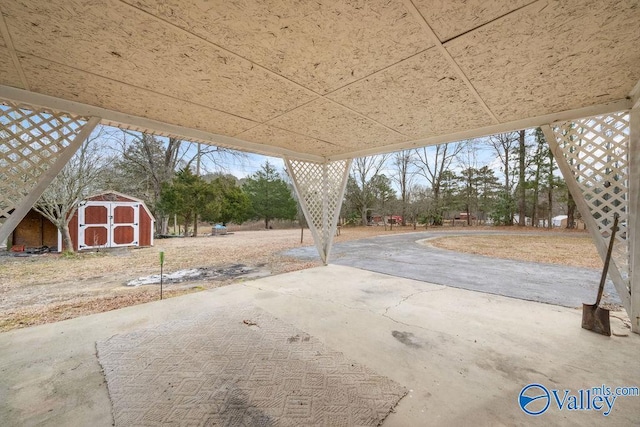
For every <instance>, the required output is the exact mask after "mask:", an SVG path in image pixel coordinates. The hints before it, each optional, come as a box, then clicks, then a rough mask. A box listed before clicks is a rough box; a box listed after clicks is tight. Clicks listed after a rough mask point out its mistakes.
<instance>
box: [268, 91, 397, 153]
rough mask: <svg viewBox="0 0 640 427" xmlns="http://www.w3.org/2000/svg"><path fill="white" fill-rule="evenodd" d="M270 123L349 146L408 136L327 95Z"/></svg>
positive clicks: (362, 145) (362, 146)
mask: <svg viewBox="0 0 640 427" xmlns="http://www.w3.org/2000/svg"><path fill="white" fill-rule="evenodd" d="M268 124H269V125H272V126H275V127H278V128H281V129H286V130H289V131H291V132H296V133H301V134H304V135H308V136H310V137H312V138H315V139H320V140H322V141H326V142H329V143H332V144H336V145H341V146H344V147H347V148H367V147H376V146H381V145H384V144H392V143H396V142H401V141H404V140H406V139H407V138H406V137H405V136H403V135H401V134H399V133H397V132H394V131H393V130H391V129H388V128H386V127H384V126H383V125H381V124H378V123H376V122H374V121H372V120H370V119H368V118H366V117H362V116H361V115H359V114H357V113H354V112H353V111H350V110H348V109H346V108H344V107H341V106H340V105H338V104H336V103H334V102H331V101H329V100H326V99H321V100H317V101H313V102H310V103H309V104H307V105H305V106H303V107H300V108H298V109H296V110H294V111H291V112H289V113H287V114H284V115H282V116H280V117H278V118H276V119H274V120H271V121H270V122H269V123H268Z"/></svg>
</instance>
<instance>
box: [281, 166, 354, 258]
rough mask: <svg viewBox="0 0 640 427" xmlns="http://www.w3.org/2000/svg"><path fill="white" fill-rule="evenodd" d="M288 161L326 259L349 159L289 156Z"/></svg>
mask: <svg viewBox="0 0 640 427" xmlns="http://www.w3.org/2000/svg"><path fill="white" fill-rule="evenodd" d="M287 164H288V167H289V173H290V174H291V177H292V178H293V182H294V184H295V186H296V191H297V193H298V197H299V199H300V204H301V205H302V208H303V210H304V212H305V216H306V218H307V222H308V223H309V227H310V228H311V231H312V233H313V235H314V239H316V245H317V246H318V250H319V251H320V256H321V257H322V258H323V261H325V262H326V257H327V255H328V248H329V247H330V245H331V242H332V241H333V236H334V234H335V230H336V226H337V221H338V214H339V210H340V206H341V205H342V196H343V194H344V187H345V183H346V178H347V173H348V168H349V166H350V162H349V161H347V160H341V161H335V162H331V163H311V162H305V161H300V160H289V161H288V162H287Z"/></svg>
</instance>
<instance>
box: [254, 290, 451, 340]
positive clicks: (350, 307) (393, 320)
mask: <svg viewBox="0 0 640 427" xmlns="http://www.w3.org/2000/svg"><path fill="white" fill-rule="evenodd" d="M242 286H246V287H248V288H251V289H257V290H261V291H271V292H276V293H278V294H280V295H285V296H290V297H294V298H299V299H304V300H309V301H313V302H318V300H317V299H315V298H312V297H305V296H302V295H296V294H290V293H286V292H280V291H278V290H273V289H263V288H261V287H259V286H251V285H250V284H248V283H243V284H242ZM445 289H447V286H444V285H442V286H441V287H439V288H437V289H425V290H421V291H417V292H413V293H412V294H409V295H407V296H404V297H402V298H401V299H400V301H398V302H397V303H396V304H395V305H390V306H388V307H386V308H385V310H384V312H383V313H380V312H377V311H374V310H372V309H370V308H366V307H352V306H350V305H347V304H344V303H341V302H338V301H334V300H332V299H330V298H329V299H323V301H324V302H326V303H331V304H336V305H340V306H342V307H345V308H348V309H350V310H359V311H366V312H369V313H371V314H373V315H376V316H382V317H384V318H386V319H389V320H391V321H392V322H394V323H397V324H399V325H404V326H408V327H411V328H417V329H422V330H423V331H427V332H435V333H441V334H445V335H449V336H450V337H453V335H452V334H449V333H447V332H444V331H439V330H434V329H429V328H425V327H424V326H421V325H414V324H412V323H406V322H402V321H400V320H397V319H394V318H393V317H391V316H390V315H389V314H388V312H389V310H391V309H392V308H396V307H398V306H400V305H401V304H402V303H404V302H406V301H407V300H408V299H409V298H412V297H414V296H416V295H418V294H423V293H428V292H436V291H442V290H445Z"/></svg>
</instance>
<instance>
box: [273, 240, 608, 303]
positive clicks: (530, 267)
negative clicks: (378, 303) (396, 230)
mask: <svg viewBox="0 0 640 427" xmlns="http://www.w3.org/2000/svg"><path fill="white" fill-rule="evenodd" d="M459 234H469V232H464V233H455V232H451V233H441V232H439V233H433V232H419V233H408V234H396V235H393V236H379V237H373V238H368V239H362V240H354V241H350V242H343V243H337V244H334V246H333V249H332V253H331V257H330V263H331V264H339V265H346V266H350V267H356V268H360V269H363V270H369V271H374V272H378V273H384V274H389V275H392V276H398V277H404V278H408V279H414V280H420V281H423V282H429V283H435V284H439V285H446V286H451V287H455V288H462V289H468V290H473V291H478V292H485V293H490V294H498V295H503V296H508V297H513V298H519V299H524V300H530V301H538V302H544V303H548V304H555V305H562V306H565V307H581V306H582V303H587V304H593V302H594V301H595V297H596V291H597V289H598V283H599V282H600V275H601V271H599V270H594V269H589V268H576V267H565V266H560V265H554V264H542V263H535V262H524V261H512V260H505V259H498V258H490V257H485V256H480V255H471V254H463V253H458V252H453V251H448V250H444V249H438V248H434V247H431V246H429V245H424V244H420V243H417V241H419V240H422V239H428V238H433V237H443V236H449V235H459ZM482 234H499V232H498V233H487V232H482ZM529 235H530V234H529ZM284 254H285V255H288V256H293V257H296V258H302V259H318V258H319V257H318V254H317V251H316V248H315V246H311V247H304V248H297V249H292V250H288V251H286V252H284ZM603 301H604V302H609V303H615V304H619V303H620V299H619V298H618V295H617V293H616V291H615V288H614V287H613V284H612V283H611V282H610V281H608V282H607V285H606V287H605V293H604V297H603Z"/></svg>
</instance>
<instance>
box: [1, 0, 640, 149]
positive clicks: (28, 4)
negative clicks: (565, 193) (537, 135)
mask: <svg viewBox="0 0 640 427" xmlns="http://www.w3.org/2000/svg"><path fill="white" fill-rule="evenodd" d="M531 1H532V0H513V1H506V0H502V1H500V0H466V1H463V0H451V1H445V0H349V1H342V0H326V1H325V0H319V1H314V2H310V1H299V0H264V1H250V0H232V1H226V2H222V1H206V0H194V1H192V2H182V1H179V0H157V1H153V0H56V1H31V0H12V1H5V2H2V1H1V0H0V12H1V13H2V17H3V19H4V21H5V23H6V29H7V31H8V32H9V36H10V38H7V39H5V40H4V41H0V43H1V44H0V85H2V87H0V94H2V95H3V96H5V97H9V98H11V97H14V98H15V99H17V100H22V102H28V101H30V100H31V102H32V103H34V104H35V105H46V104H47V102H52V101H50V100H48V99H47V98H38V96H37V94H29V93H22V92H20V91H16V90H15V89H12V88H23V89H24V87H23V86H22V85H23V83H24V82H22V81H21V79H20V78H19V76H18V72H21V70H20V69H15V68H14V67H15V64H14V63H13V61H12V60H11V57H10V55H9V53H10V52H9V51H8V50H7V49H8V47H7V46H9V47H10V46H11V45H12V44H13V45H14V46H15V49H16V51H17V54H18V56H19V57H20V58H22V59H21V63H22V67H21V68H22V69H24V71H25V74H26V76H27V80H28V83H29V84H30V86H32V87H30V88H29V90H31V91H33V92H36V93H42V94H48V95H52V96H54V97H59V98H62V99H63V100H64V99H66V100H69V101H77V102H81V103H86V104H89V105H94V106H97V107H102V108H106V109H107V110H109V109H111V110H114V111H115V112H116V113H117V112H124V113H127V114H130V115H131V116H135V117H132V118H127V117H124V118H123V117H122V116H119V115H118V114H113V115H111V116H110V117H109V115H110V113H109V111H102V112H99V113H100V114H105V121H107V122H117V123H119V122H121V121H123V120H130V121H131V123H128V125H129V126H131V127H136V128H138V129H147V128H146V126H149V124H148V123H147V122H146V121H145V120H144V119H145V118H149V119H153V120H156V121H159V122H165V123H168V124H174V125H178V126H183V127H184V128H185V129H178V130H176V129H169V128H168V127H163V126H161V125H160V126H159V127H161V128H162V129H164V130H163V132H175V133H176V134H181V135H185V136H187V137H190V138H195V139H196V140H202V139H204V138H212V141H211V143H213V144H216V140H218V141H223V140H225V141H227V143H228V144H236V145H234V146H237V147H238V148H245V149H252V150H258V151H261V152H270V153H272V154H276V155H280V154H281V153H285V151H284V150H282V148H287V149H288V150H292V151H294V152H297V153H299V154H300V157H305V156H304V154H305V152H308V153H310V154H311V153H312V154H316V155H320V156H324V157H329V156H331V157H332V158H335V157H348V156H351V155H359V154H362V153H364V152H367V153H374V152H378V151H383V150H384V149H385V148H384V147H388V148H387V149H391V147H390V146H393V148H401V147H409V146H416V145H419V144H421V143H426V142H425V141H427V140H429V142H436V141H443V140H451V139H454V138H458V137H461V136H460V135H462V134H463V133H464V131H468V132H466V133H464V135H484V134H485V133H486V132H488V129H491V130H495V129H500V130H505V129H515V126H523V123H528V124H530V125H531V124H532V123H534V120H531V119H532V118H535V117H537V116H541V115H547V114H549V115H550V117H549V118H548V119H549V120H552V119H553V120H555V119H554V117H557V116H558V113H560V112H565V113H563V114H567V115H570V114H574V112H575V110H573V109H581V108H584V107H597V108H599V110H598V111H600V109H605V108H609V107H608V106H607V103H608V102H610V101H616V102H615V107H611V108H618V107H619V106H622V107H621V108H623V107H624V104H623V103H624V102H626V101H624V100H625V99H626V96H627V95H628V94H629V92H630V91H631V89H632V88H633V87H634V85H635V84H636V83H637V82H638V80H640V66H639V64H640V49H639V48H638V46H640V31H639V30H638V28H639V27H638V22H640V6H639V5H638V0H621V1H617V0H562V1H561V0H538V1H535V2H533V3H531ZM416 11H418V12H419V13H416ZM422 18H424V21H423V19H422ZM432 29H433V31H435V35H436V37H438V38H439V39H440V40H441V41H443V42H444V49H443V47H442V46H441V45H440V44H439V43H437V40H436V37H433V34H432V32H431V30H432ZM0 30H2V31H3V32H4V33H6V31H4V30H3V29H2V28H0ZM3 37H5V35H4V34H3ZM8 40H11V41H12V43H8ZM434 43H435V45H434ZM445 49H446V50H445ZM14 98H11V99H14ZM483 103H484V104H483ZM485 104H486V107H485V106H484V105H485ZM56 105H57V106H58V107H57V108H65V105H66V107H68V108H69V109H70V110H71V109H73V108H77V109H85V110H86V108H85V107H80V106H78V105H74V104H69V103H67V104H65V103H64V101H62V102H57V103H56ZM481 107H482V108H481ZM487 108H488V109H490V110H491V112H492V114H495V116H496V117H497V118H498V120H493V122H492V121H490V118H489V117H487V116H489V115H491V114H489V113H488V112H487ZM567 110H571V111H570V112H568V113H566V112H567ZM94 111H95V110H94ZM590 111H592V110H590ZM583 113H585V112H584V110H582V111H581V112H580V113H579V114H583ZM96 114H98V113H96ZM575 114H578V113H575ZM585 114H586V113H585ZM565 118H566V116H565ZM536 120H537V119H536ZM545 120H547V119H545ZM496 122H498V123H496ZM535 124H538V123H537V122H535ZM487 126H495V127H491V128H488V127H487ZM189 128H192V129H195V130H203V131H206V132H210V133H213V134H219V135H222V136H229V137H233V136H239V135H242V137H241V138H240V139H239V140H233V139H225V138H219V137H218V138H216V136H211V135H206V136H203V135H201V134H198V133H197V132H191V131H190V129H189ZM147 130H148V131H154V129H147ZM155 130H156V131H157V129H155ZM483 132H484V133H483ZM244 138H246V140H245V142H246V143H243V141H242V140H241V139H244ZM249 142H251V143H249ZM253 142H255V143H258V144H263V145H262V146H256V145H254V144H253ZM221 143H222V142H221ZM263 147H264V150H263ZM289 154H291V153H289ZM312 157H313V158H316V157H315V156H312ZM306 158H310V157H308V156H306Z"/></svg>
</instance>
